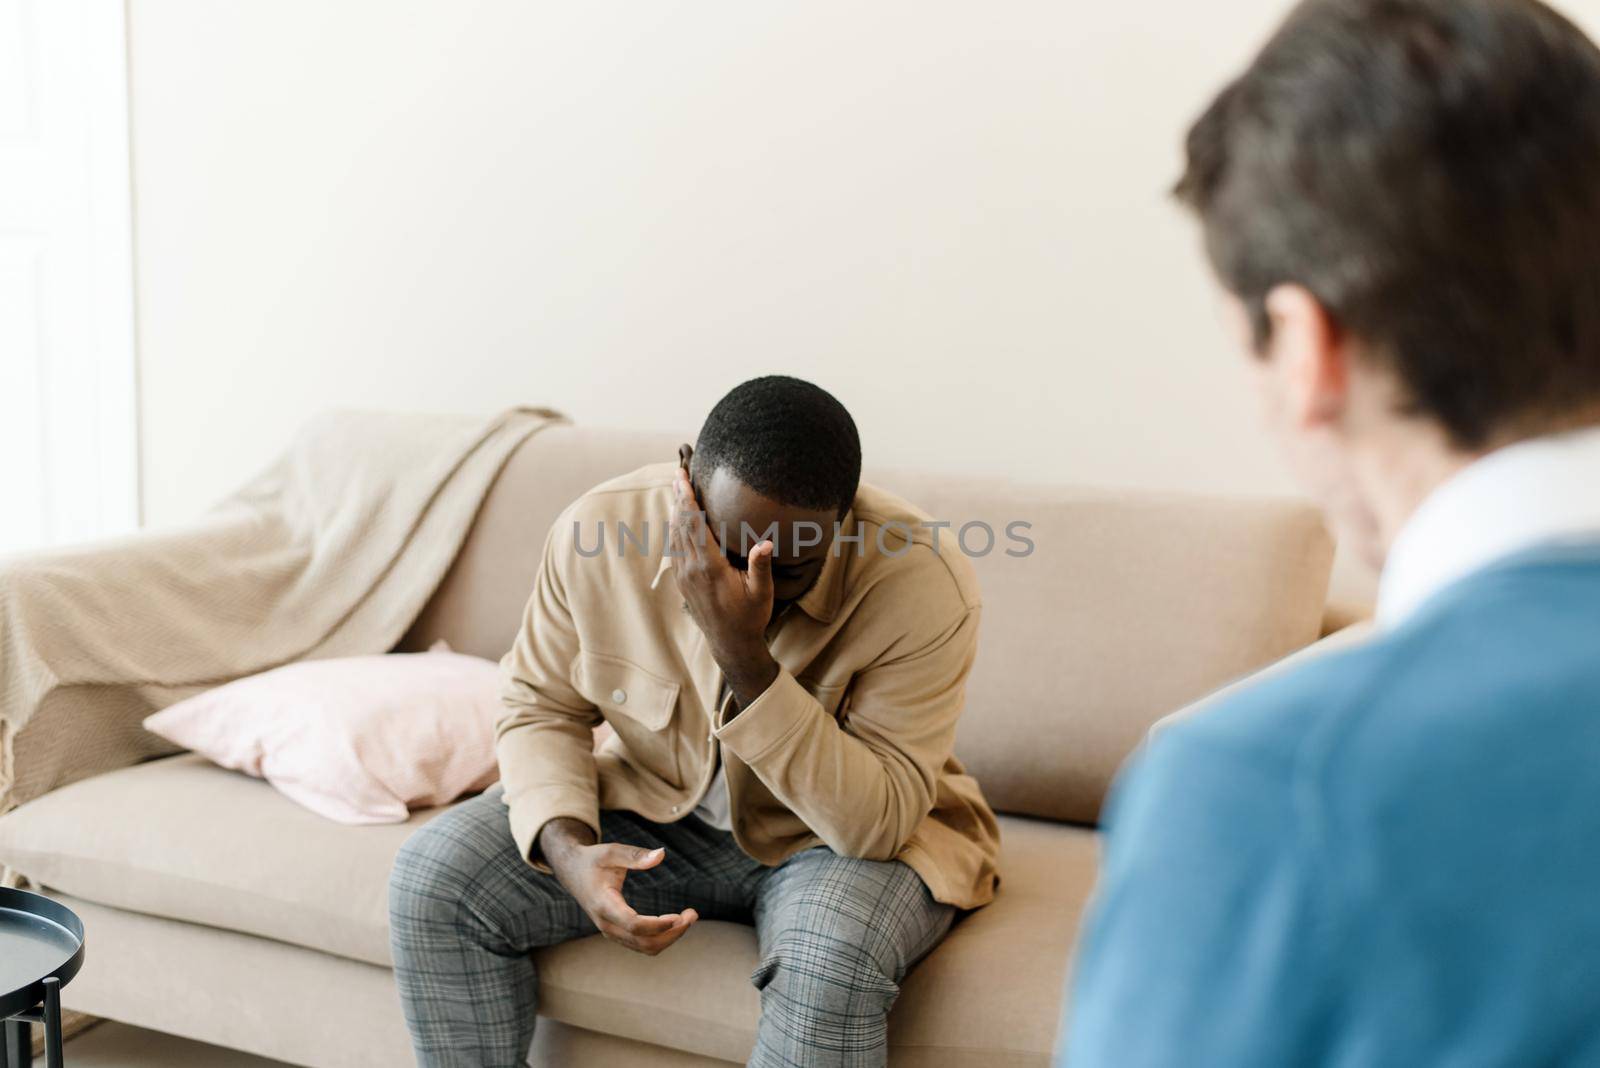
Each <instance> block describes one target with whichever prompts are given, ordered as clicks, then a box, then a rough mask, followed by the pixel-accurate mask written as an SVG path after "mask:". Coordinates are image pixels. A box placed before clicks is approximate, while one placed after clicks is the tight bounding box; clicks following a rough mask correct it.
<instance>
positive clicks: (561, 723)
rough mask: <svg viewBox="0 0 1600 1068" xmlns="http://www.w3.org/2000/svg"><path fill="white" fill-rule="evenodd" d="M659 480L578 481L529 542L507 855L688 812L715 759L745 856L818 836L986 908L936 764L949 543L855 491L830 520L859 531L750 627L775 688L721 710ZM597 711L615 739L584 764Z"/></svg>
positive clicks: (957, 575)
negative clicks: (767, 656) (545, 534)
mask: <svg viewBox="0 0 1600 1068" xmlns="http://www.w3.org/2000/svg"><path fill="white" fill-rule="evenodd" d="M672 475H673V465H672V464H670V463H668V464H658V465H652V466H650V467H645V468H642V469H640V470H638V471H636V472H634V473H633V474H630V475H625V476H623V477H621V478H617V479H613V480H612V481H610V482H607V483H605V484H603V485H601V486H598V487H596V488H595V489H593V490H590V491H589V492H588V493H586V494H584V495H583V497H581V498H579V499H578V501H577V502H576V503H574V504H573V505H572V506H571V507H570V508H568V509H567V511H566V512H565V513H563V515H562V517H561V518H560V519H559V520H558V521H557V523H556V525H555V528H554V529H553V530H552V531H551V534H550V537H549V540H548V541H547V542H546V544H545V555H544V561H543V563H542V565H541V567H540V569H539V575H538V578H537V579H536V581H535V586H534V591H533V596H532V597H531V598H530V600H529V602H528V608H527V612H526V614H525V616H524V618H523V624H522V628H521V631H520V633H519V634H518V636H517V640H516V643H515V645H514V646H513V647H512V649H511V651H510V652H509V653H507V654H506V657H505V659H504V661H502V670H503V678H504V690H503V698H504V701H505V704H506V711H505V714H504V715H503V717H502V718H501V720H500V723H499V732H498V733H499V750H498V751H499V758H500V770H501V774H502V776H503V778H504V782H505V789H506V793H505V800H506V804H507V805H508V806H509V808H510V815H511V829H512V834H513V836H514V837H515V839H516V842H517V846H518V848H519V849H520V850H521V851H522V854H523V856H525V857H529V858H530V860H532V859H534V845H535V843H536V841H537V839H538V835H539V831H540V829H541V828H542V827H543V826H544V825H545V823H547V822H548V821H550V820H552V819H555V818H557V817H562V816H566V817H571V818H573V819H577V820H581V821H582V822H584V823H586V824H588V825H589V826H590V827H591V828H594V830H595V832H596V834H598V833H599V813H600V810H601V809H627V810H630V811H633V812H637V813H638V814H640V815H642V816H644V817H645V818H646V819H649V820H652V821H655V822H658V823H670V822H673V821H674V820H678V819H681V818H683V817H684V816H687V815H688V814H689V813H690V812H692V811H693V810H694V808H695V806H696V805H697V804H698V803H699V801H700V799H701V798H702V797H703V796H704V795H705V793H706V790H707V788H708V787H709V786H710V784H711V780H712V777H713V775H714V774H715V771H716V767H717V758H718V756H719V751H720V757H721V760H722V761H723V763H724V764H725V767H726V779H727V787H728V797H729V802H730V807H731V809H732V822H733V833H734V837H735V839H736V840H737V842H738V843H739V845H740V847H741V848H743V849H744V850H745V852H747V853H749V854H750V855H751V856H752V857H754V858H755V859H757V860H759V861H761V862H762V863H763V864H772V865H776V864H778V863H780V862H782V861H783V860H784V859H786V858H788V857H790V856H792V855H793V854H795V853H798V852H800V851H801V850H803V849H809V848H811V847H813V846H817V845H827V846H829V847H830V848H832V849H833V850H834V851H835V852H837V853H840V854H842V855H845V856H853V857H866V858H870V859H874V860H888V859H899V860H902V861H904V862H905V863H906V864H908V865H910V867H911V868H913V869H914V870H915V871H916V872H917V874H918V875H920V876H921V877H922V880H923V882H925V883H926V884H927V886H928V889H929V890H930V891H931V892H932V893H933V896H934V897H935V898H936V899H938V900H939V901H943V902H947V903H949V904H952V905H957V906H960V907H962V908H975V907H977V906H979V905H983V904H986V903H987V902H988V901H990V900H991V899H992V898H993V896H994V887H995V882H996V874H995V865H996V860H997V857H998V854H999V844H1000V842H999V828H998V826H997V825H996V823H995V819H994V815H993V814H992V813H991V812H990V810H989V807H988V805H987V804H986V803H985V802H984V800H983V795H982V793H981V792H980V791H979V789H978V784H977V782H976V781H974V780H973V779H972V778H971V777H970V776H968V775H967V774H965V772H964V771H963V770H962V767H961V764H960V762H959V761H957V760H956V759H955V757H954V756H953V755H952V749H953V747H954V744H955V730H956V720H957V718H958V717H959V716H960V715H961V708H962V703H963V698H964V691H965V686H966V678H967V673H968V671H969V670H970V668H971V667H972V660H973V656H974V654H975V652H976V650H977V640H978V617H979V608H980V603H979V596H978V585H977V580H976V578H975V577H974V575H973V572H972V567H971V565H970V564H969V563H968V561H967V560H966V558H965V557H964V556H962V555H961V553H960V550H959V549H958V547H957V545H956V542H955V539H954V538H953V537H951V536H950V534H949V532H948V531H947V530H943V529H941V530H939V531H937V534H938V540H937V546H936V545H935V533H936V532H935V531H934V530H933V529H932V528H929V527H921V526H918V524H920V523H922V522H923V521H925V520H927V519H928V516H927V515H926V514H925V513H922V512H920V511H918V510H917V509H915V508H914V507H912V506H911V505H909V504H907V503H906V502H904V501H902V500H900V499H898V498H896V497H894V496H893V495H891V494H888V493H885V492H883V491H881V490H877V489H874V488H873V487H871V486H866V485H863V486H862V487H861V488H860V490H859V492H858V493H857V494H856V498H855V504H854V507H853V508H852V509H851V511H850V512H848V513H847V514H846V516H845V518H844V520H843V526H842V528H841V530H842V533H843V535H845V536H853V535H860V536H861V541H859V542H848V543H847V542H845V541H843V540H842V539H840V540H837V541H836V542H835V545H834V551H833V552H831V553H830V555H829V556H828V558H827V561H826V563H825V564H824V566H823V569H822V572H821V575H820V577H819V578H818V580H817V583H816V585H815V586H813V587H812V588H811V590H810V591H809V592H808V593H807V594H806V595H805V596H804V597H803V598H801V599H800V600H799V601H798V602H796V603H795V605H794V606H792V607H791V609H790V610H789V611H788V612H786V613H785V614H784V615H783V616H782V617H781V619H780V620H779V621H778V623H777V624H775V628H774V630H772V631H770V632H769V640H770V642H771V650H772V655H773V657H774V658H775V659H776V660H777V661H778V663H779V664H780V665H781V666H782V669H783V670H782V672H781V674H780V675H779V676H778V679H777V681H776V682H774V683H773V684H772V686H771V687H770V688H769V689H768V690H767V692H766V693H764V694H762V695H761V697H760V698H758V699H757V700H756V701H754V702H753V703H751V704H750V706H749V707H748V708H746V709H745V710H744V711H743V712H741V713H740V714H739V715H737V716H736V717H734V718H732V719H727V720H724V717H723V716H722V715H721V714H720V712H719V710H718V708H717V696H718V693H719V692H720V690H721V683H722V672H721V671H720V669H719V668H718V667H717V664H716V661H715V660H714V659H713V658H712V656H711V653H710V651H709V650H708V649H707V647H706V642H705V639H704V637H703V636H702V635H701V633H700V629H699V628H698V627H697V626H696V625H695V623H694V621H693V620H691V619H690V617H689V616H688V614H687V613H685V612H684V611H683V600H682V598H681V597H680V596H679V595H678V592H677V590H676V588H675V584H674V583H673V581H672V578H671V576H670V574H667V572H668V571H669V570H670V565H671V559H670V558H666V557H664V556H663V553H664V551H665V537H666V531H667V523H668V517H669V516H670V515H671V511H672ZM602 523H603V524H604V539H603V541H602V540H601V524H602ZM619 523H622V524H626V526H627V527H628V529H629V530H630V531H632V533H633V540H625V539H623V538H621V537H619V532H618V524H619ZM646 524H648V532H649V533H648V537H645V536H644V535H643V534H642V531H643V530H644V529H646ZM893 524H899V525H893ZM908 532H909V540H910V544H909V546H908V545H907V538H908ZM641 541H644V542H645V543H646V546H645V549H644V550H641V549H640V548H639V543H640V542H641ZM880 544H881V545H882V546H883V547H884V549H886V550H887V551H879V545H880ZM597 545H603V551H601V552H600V553H599V554H598V555H592V554H594V552H595V549H596V547H597ZM619 549H620V552H619ZM580 550H581V552H580ZM583 554H591V555H583ZM602 719H603V720H604V721H605V722H607V723H609V724H610V725H611V727H612V728H613V730H614V732H615V733H614V735H613V736H612V737H610V738H609V739H607V741H606V742H605V743H603V744H602V746H601V747H600V749H599V750H598V752H594V751H593V750H592V749H591V729H592V728H593V727H595V726H598V725H599V723H600V722H601V720H602Z"/></svg>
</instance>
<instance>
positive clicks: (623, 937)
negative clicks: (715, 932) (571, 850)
mask: <svg viewBox="0 0 1600 1068" xmlns="http://www.w3.org/2000/svg"><path fill="white" fill-rule="evenodd" d="M594 919H595V926H596V927H597V928H598V929H599V931H600V933H601V934H602V935H604V936H605V937H606V938H607V939H609V940H610V941H612V942H616V943H617V944H618V945H621V946H626V947H627V948H628V949H631V950H634V951H635V952H637V953H644V954H646V955H648V956H652V957H653V956H655V955H656V954H657V953H660V952H661V951H662V950H663V949H666V948H667V947H668V946H670V945H672V943H674V942H676V941H677V940H678V939H680V938H682V937H683V934H684V932H685V931H687V930H688V929H689V928H690V927H692V926H694V924H695V922H696V921H697V920H699V919H700V914H699V913H697V912H696V911H695V910H694V909H685V910H683V911H682V912H680V913H675V914H672V915H667V916H641V915H639V914H638V913H637V912H635V911H633V909H632V908H631V907H629V905H628V903H627V902H626V901H624V900H623V899H622V895H621V894H620V893H618V892H617V891H616V890H614V889H612V890H609V891H608V892H607V893H606V894H605V895H604V897H603V898H602V901H601V905H600V908H599V909H598V910H596V915H595V917H594Z"/></svg>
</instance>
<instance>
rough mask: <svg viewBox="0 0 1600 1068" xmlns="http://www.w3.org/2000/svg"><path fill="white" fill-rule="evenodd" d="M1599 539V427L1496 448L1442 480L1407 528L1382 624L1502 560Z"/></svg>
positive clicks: (1390, 563)
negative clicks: (1552, 546)
mask: <svg viewBox="0 0 1600 1068" xmlns="http://www.w3.org/2000/svg"><path fill="white" fill-rule="evenodd" d="M1584 540H1600V427H1590V428H1586V429H1583V430H1576V431H1572V432H1569V433H1565V434H1557V435H1552V436H1550V437H1543V438H1535V439H1532V440H1530V441H1523V442H1518V443H1517V444H1515V445H1508V446H1506V447H1505V448H1503V449H1498V450H1496V451H1494V452H1492V453H1490V454H1489V455H1487V456H1485V457H1483V458H1482V459H1480V460H1477V461H1475V462H1474V463H1472V464H1470V465H1468V466H1467V467H1465V468H1463V469H1462V470H1460V471H1458V472H1457V473H1456V474H1455V475H1453V476H1451V477H1450V478H1449V479H1447V480H1445V482H1444V483H1443V484H1441V485H1440V486H1439V487H1438V488H1436V489H1435V490H1434V491H1433V492H1432V493H1430V494H1429V495H1428V496H1427V498H1426V499H1424V500H1423V502H1422V504H1421V506H1419V507H1418V508H1417V510H1416V512H1415V513H1414V514H1413V515H1412V516H1411V518H1410V519H1409V520H1407V521H1406V524H1405V526H1403V527H1402V528H1401V530H1400V534H1399V536H1398V537H1396V538H1395V540H1394V544H1393V545H1392V546H1390V548H1389V555H1388V559H1387V561H1386V562H1385V563H1384V568H1383V578H1382V579H1381V580H1380V581H1379V584H1378V610H1377V615H1378V622H1379V623H1380V624H1381V625H1383V626H1385V627H1389V626H1393V625H1395V624H1396V623H1399V622H1401V621H1402V620H1404V619H1405V618H1406V617H1407V616H1409V615H1411V613H1412V612H1414V611H1416V609H1417V608H1418V607H1420V606H1421V605H1422V603H1423V602H1424V601H1426V600H1427V599H1428V598H1430V597H1432V596H1433V595H1434V594H1435V593H1438V592H1439V591H1440V590H1442V589H1444V588H1445V587H1446V586H1448V585H1450V584H1451V583H1453V582H1456V581H1457V580H1459V579H1463V578H1465V577H1467V576H1468V575H1469V574H1471V573H1473V572H1474V571H1478V570H1480V569H1482V568H1484V567H1486V566H1488V565H1489V564H1492V563H1494V562H1495V561H1496V560H1500V559H1503V558H1504V557H1507V556H1510V555H1512V554H1514V553H1517V552H1521V551H1522V550H1524V549H1531V548H1534V547H1535V546H1539V545H1545V544H1553V543H1561V542H1569V541H1584Z"/></svg>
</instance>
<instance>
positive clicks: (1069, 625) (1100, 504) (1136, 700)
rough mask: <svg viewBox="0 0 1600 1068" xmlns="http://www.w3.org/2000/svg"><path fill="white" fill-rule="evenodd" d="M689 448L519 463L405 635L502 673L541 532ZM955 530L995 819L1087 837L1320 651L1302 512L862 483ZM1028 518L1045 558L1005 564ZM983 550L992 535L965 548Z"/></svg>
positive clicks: (612, 437)
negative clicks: (1270, 683)
mask: <svg viewBox="0 0 1600 1068" xmlns="http://www.w3.org/2000/svg"><path fill="white" fill-rule="evenodd" d="M679 440H682V439H680V438H678V437H674V436H671V435H665V434H655V435H651V434H625V433H622V432H618V431H605V430H594V429H587V428H583V427H570V426H562V427H552V428H550V429H549V430H547V431H545V432H544V433H542V434H540V435H539V436H538V437H536V438H534V439H533V440H531V441H529V442H528V443H527V444H526V445H524V446H523V447H522V449H520V450H519V451H518V453H517V454H516V455H515V456H513V457H512V459H511V461H510V462H509V463H508V464H507V465H506V469H505V471H504V472H503V474H502V475H501V477H500V479H499V480H498V481H497V482H496V484H495V485H494V487H493V489H492V490H491V491H490V493H489V496H488V498H487V500H486V501H485V504H484V508H483V511H482V512H481V513H480V515H479V517H478V521H477V523H476V525H475V526H474V528H473V530H472V532H471V534H470V535H469V536H468V538H467V542H466V544H465V545H464V546H463V548H462V552H461V555H460V557H459V558H458V559H457V561H456V564H455V566H454V567H453V568H452V569H451V570H450V573H449V574H448V575H447V576H446V577H445V580H444V582H443V583H442V584H441V586H440V588H439V590H438V592H437V593H436V595H435V596H434V598H433V601H432V602H431V603H430V604H429V605H428V607H427V609H426V610H425V611H424V612H423V614H422V617H421V618H420V619H419V620H418V622H417V625H416V626H415V627H413V628H412V632H411V633H410V634H409V635H408V636H407V638H406V641H405V643H404V648H406V649H423V648H426V647H427V645H428V644H429V643H430V642H432V641H433V640H435V639H437V638H444V639H446V640H448V641H449V642H450V644H451V646H452V647H453V648H456V649H460V650H463V651H466V652H471V653H475V654H477V655H479V656H491V657H499V656H500V655H501V654H502V653H504V652H505V651H506V649H508V648H509V647H510V643H511V640H512V637H513V636H514V635H515V633H516V628H517V623H518V620H519V619H520V617H521V613H522V608H523V605H524V603H525V602H526V600H527V596H528V591H529V590H531V589H532V587H533V575H534V572H535V570H536V569H537V566H538V560H539V554H540V550H541V548H542V547H543V542H544V533H545V531H546V530H547V529H548V528H549V525H550V523H551V522H553V521H554V519H555V517H556V515H557V514H558V513H559V512H560V511H561V509H562V508H564V507H565V506H566V505H567V504H568V503H570V501H571V500H573V499H575V498H576V497H577V496H578V495H579V494H581V493H582V492H583V491H584V490H585V489H588V488H589V487H590V486H593V485H595V484H596V483H599V482H600V481H602V480H604V479H606V478H609V477H611V476H613V475H616V474H619V473H621V472H624V471H627V470H630V469H631V468H632V467H634V466H637V465H639V464H644V463H649V462H651V461H656V460H661V459H663V458H665V459H671V458H672V457H673V456H674V455H676V454H675V448H676V443H677V442H678V441H679ZM868 477H870V478H871V480H872V481H873V482H874V483H875V484H877V485H878V486H881V487H882V488H884V489H887V490H890V491H892V492H894V493H897V494H899V495H901V496H903V497H905V498H906V499H907V500H910V501H911V502H913V503H914V504H916V505H918V506H919V507H921V508H923V509H924V510H926V511H927V512H929V513H930V514H932V515H933V516H934V517H935V518H936V519H940V520H945V521H949V522H951V523H953V524H955V525H956V527H957V528H959V526H960V525H961V524H964V523H967V522H971V521H981V522H985V523H988V524H989V525H990V527H991V528H992V529H993V530H994V531H995V535H996V546H995V548H994V550H993V551H992V552H990V553H989V554H988V555H986V556H983V557H980V558H976V559H974V561H973V564H974V566H975V568H976V569H977V572H978V579H979V582H980V584H981V586H982V589H983V603H984V617H983V632H982V635H981V637H980V639H979V652H978V661H977V665H976V667H975V668H974V669H973V674H972V680H971V683H970V685H969V687H968V691H967V710H966V712H965V714H964V715H963V717H962V720H961V727H960V734H959V737H958V741H957V748H956V753H957V755H958V756H959V757H960V758H961V760H962V761H963V763H965V764H966V766H967V770H968V771H969V772H970V773H971V774H972V775H974V776H975V777H976V778H977V779H978V781H979V782H980V783H981V784H982V785H983V788H984V793H985V796H986V797H987V798H988V799H989V802H990V803H991V804H992V805H993V806H994V807H995V808H996V809H998V810H1000V811H1005V812H1015V813H1020V814H1025V815H1036V816H1045V817H1050V818H1055V819H1068V820H1076V821H1080V822H1093V820H1094V819H1095V818H1096V816H1097V815H1098V812H1099V806H1100V799H1101V798H1102V796H1103V795H1104V793H1105V790H1106V787H1107V786H1108V784H1109V783H1110V781H1111V777H1112V776H1113V775H1114V774H1115V773H1116V769H1117V767H1118V766H1119V765H1120V764H1121V763H1122V761H1123V759H1124V758H1125V757H1126V756H1127V755H1128V753H1129V752H1131V751H1132V749H1133V747H1134V746H1135V745H1137V744H1138V742H1139V740H1140V739H1141V738H1142V737H1143V736H1144V733H1145V731H1146V730H1147V729H1148V728H1149V727H1150V725H1151V724H1153V723H1154V722H1155V721H1156V720H1158V719H1160V718H1161V717H1162V716H1164V715H1166V714H1167V713H1169V712H1171V711H1172V710H1174V709H1177V708H1181V707H1183V706H1184V705H1187V704H1189V703H1190V702H1192V701H1194V700H1196V699H1197V698H1199V697H1201V696H1203V695H1204V694H1206V693H1208V692H1209V691H1211V690H1213V689H1215V688H1216V687H1218V686H1221V685H1223V684H1225V683H1228V682H1230V681H1232V680H1234V679H1237V678H1239V677H1241V676H1243V675H1245V674H1247V673H1249V672H1251V671H1254V670H1256V669H1258V668H1260V667H1263V666H1264V665H1266V664H1269V663H1271V662H1273V661H1274V660H1277V659H1278V658H1279V657H1281V656H1284V655H1285V654H1287V653H1289V652H1292V651H1293V650H1295V649H1298V648H1299V647H1300V646H1302V645H1305V644H1307V643H1308V642H1312V641H1315V640H1316V639H1317V637H1318V634H1319V633H1320V629H1321V625H1322V608H1323V602H1324V599H1325V598H1326V596H1327V585H1328V573H1329V569H1330V567H1331V565H1332V560H1333V545H1332V542H1331V540H1330V539H1329V538H1328V536H1327V534H1326V533H1325V532H1324V530H1323V528H1322V525H1321V521H1320V519H1319V518H1318V516H1317V514H1316V512H1315V511H1314V510H1313V509H1312V508H1311V507H1309V506H1308V505H1305V504H1301V503H1298V502H1293V501H1273V500H1250V499H1229V498H1217V497H1201V496H1190V495H1183V494H1152V493H1141V492H1133V491H1118V490H1093V489H1082V488H1066V487H1054V486H1051V487H1040V486H1021V485H1011V484H1007V483H1004V482H999V481H996V480H993V479H980V478H952V477H949V476H943V475H936V474H930V473H920V474H913V473H907V472H886V471H877V472H868ZM1014 520H1021V521H1023V522H1028V523H1031V524H1032V529H1030V530H1027V531H1026V534H1027V536H1028V537H1030V538H1032V539H1033V541H1034V543H1035V546H1036V548H1035V551H1034V552H1033V554H1032V555H1031V556H1028V557H1025V558H1014V557H1009V556H1007V555H1006V554H1005V550H1006V548H1007V547H1010V546H1011V545H1012V544H1013V543H1012V542H1010V541H1008V540H1007V539H1006V536H1005V531H1006V526H1007V524H1009V523H1011V522H1012V521H1014ZM968 543H969V545H971V547H972V548H973V549H974V550H977V549H980V548H982V545H983V537H982V532H981V530H980V529H979V528H973V529H972V530H971V531H969V533H968Z"/></svg>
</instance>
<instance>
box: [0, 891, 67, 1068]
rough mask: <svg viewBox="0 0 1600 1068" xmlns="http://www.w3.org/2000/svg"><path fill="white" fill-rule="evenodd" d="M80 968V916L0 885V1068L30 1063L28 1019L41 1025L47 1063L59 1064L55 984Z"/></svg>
mask: <svg viewBox="0 0 1600 1068" xmlns="http://www.w3.org/2000/svg"><path fill="white" fill-rule="evenodd" d="M81 967H83V921H82V920H80V919H78V917H77V916H76V915H74V914H73V912H72V910H71V909H69V908H67V907H66V906H65V905H61V904H58V903H56V902H54V901H51V900H50V899H49V898H47V897H44V896H42V895H40V894H30V893H28V892H27V891H26V890H12V889H10V888H8V887H0V1020H4V1021H5V1036H4V1041H3V1042H0V1068H31V1066H32V1065H33V1040H32V1035H31V1033H30V1028H29V1027H28V1025H29V1024H30V1023H41V1024H44V1048H45V1062H46V1064H47V1065H48V1068H62V1061H61V988H62V987H63V986H65V985H66V984H67V983H69V982H71V981H72V977H73V976H75V975H77V974H78V969H79V968H81Z"/></svg>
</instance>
